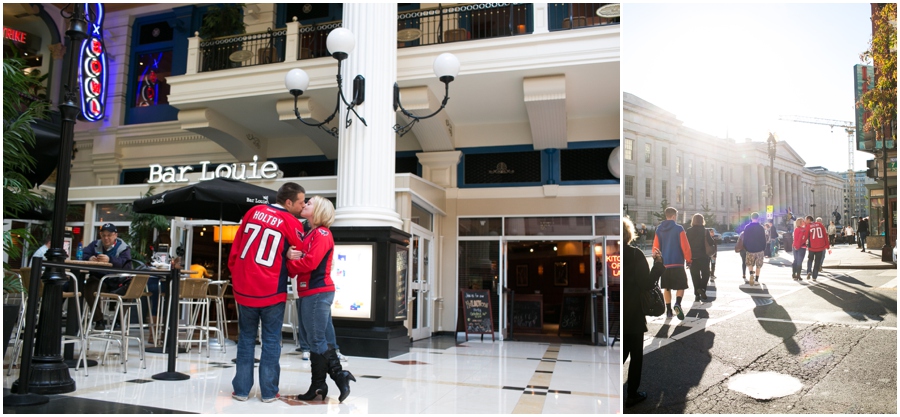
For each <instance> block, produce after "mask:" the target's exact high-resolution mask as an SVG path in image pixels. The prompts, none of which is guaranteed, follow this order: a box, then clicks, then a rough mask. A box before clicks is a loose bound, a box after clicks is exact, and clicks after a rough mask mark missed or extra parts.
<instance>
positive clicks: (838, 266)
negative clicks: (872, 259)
mask: <svg viewBox="0 0 900 417" xmlns="http://www.w3.org/2000/svg"><path fill="white" fill-rule="evenodd" d="M822 269H897V265H896V264H893V263H879V264H855V265H854V264H849V265H843V264H835V265H822Z"/></svg>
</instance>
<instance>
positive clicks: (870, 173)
mask: <svg viewBox="0 0 900 417" xmlns="http://www.w3.org/2000/svg"><path fill="white" fill-rule="evenodd" d="M866 168H867V169H866V176H867V177H869V178H874V179H878V168H877V167H876V162H875V160H874V159H870V160H868V161H866Z"/></svg>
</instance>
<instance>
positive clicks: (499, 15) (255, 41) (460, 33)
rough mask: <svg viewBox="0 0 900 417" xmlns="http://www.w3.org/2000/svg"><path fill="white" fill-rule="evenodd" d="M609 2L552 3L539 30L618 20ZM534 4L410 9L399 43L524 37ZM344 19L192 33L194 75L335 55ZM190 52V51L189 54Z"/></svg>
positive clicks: (400, 20)
mask: <svg viewBox="0 0 900 417" xmlns="http://www.w3.org/2000/svg"><path fill="white" fill-rule="evenodd" d="M606 4H609V3H549V4H548V5H547V12H548V13H547V16H548V19H547V22H540V23H541V24H540V25H539V26H540V27H539V28H537V29H538V31H539V32H546V31H558V30H571V29H578V28H584V27H591V26H606V25H618V24H619V18H618V17H615V18H606V17H600V16H599V15H598V13H597V10H598V9H599V8H600V7H601V6H604V5H606ZM533 7H534V5H533V3H480V4H468V5H460V6H451V7H435V8H428V9H419V10H412V11H404V12H402V13H399V14H398V15H397V47H398V48H407V47H415V46H426V45H435V44H442V43H450V42H461V41H469V40H476V39H490V38H499V37H508V36H520V35H525V34H530V33H534V32H535V22H534V17H533V14H534V11H533ZM342 23H343V22H342V21H340V20H335V21H331V22H324V23H317V24H313V25H307V26H301V25H300V23H299V22H297V21H293V22H289V23H288V24H287V28H284V29H278V30H275V31H272V30H269V31H267V32H262V33H254V34H246V35H236V36H229V37H224V38H216V39H210V40H208V41H201V40H200V38H197V37H194V38H190V44H189V49H195V48H196V49H198V50H199V54H198V55H199V60H198V61H197V62H188V69H187V73H188V74H195V73H197V72H209V71H217V70H222V69H229V68H238V67H247V66H252V65H262V64H268V63H274V62H285V61H296V60H303V59H312V58H319V57H325V56H330V54H329V53H328V49H327V48H326V46H325V40H326V38H328V34H329V33H331V31H332V30H334V29H335V28H339V27H341V25H342ZM189 56H190V54H189Z"/></svg>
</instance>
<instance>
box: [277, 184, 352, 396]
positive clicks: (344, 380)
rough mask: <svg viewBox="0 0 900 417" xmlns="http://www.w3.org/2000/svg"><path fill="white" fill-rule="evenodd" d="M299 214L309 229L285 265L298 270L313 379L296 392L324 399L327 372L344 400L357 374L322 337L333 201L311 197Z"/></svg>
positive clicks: (330, 294) (327, 309)
mask: <svg viewBox="0 0 900 417" xmlns="http://www.w3.org/2000/svg"><path fill="white" fill-rule="evenodd" d="M300 217H303V218H304V219H306V221H307V223H308V224H309V226H310V231H309V232H307V233H306V236H305V237H304V238H303V245H302V246H299V247H298V248H297V249H298V250H299V251H300V252H302V253H303V254H302V255H301V258H300V259H299V260H296V261H294V260H291V261H288V269H289V270H290V272H291V275H294V274H295V273H296V274H297V297H298V298H299V299H300V317H301V320H303V330H304V331H305V332H306V341H307V343H309V347H310V355H309V360H310V362H311V363H310V367H311V368H312V369H311V371H312V381H311V383H310V385H309V390H307V391H306V394H300V395H298V396H297V399H299V400H302V401H309V400H312V399H315V398H316V397H317V396H319V395H321V396H322V400H325V396H326V395H328V385H327V384H326V383H325V375H326V374H328V375H330V376H331V379H332V380H333V381H334V383H335V384H336V385H337V387H338V389H339V390H340V395H339V396H338V400H339V401H340V402H344V399H346V398H347V396H348V395H350V381H356V378H355V377H354V376H353V374H351V373H350V372H349V371H345V370H343V368H342V367H341V360H340V358H338V356H337V352H336V351H335V350H334V348H333V347H330V346H328V343H327V342H326V341H325V331H326V327H327V325H328V322H329V321H331V304H332V303H333V302H334V282H332V281H331V262H332V259H333V253H334V237H333V236H332V235H331V230H329V229H328V228H329V227H330V226H331V224H332V223H334V205H332V204H331V201H329V200H328V199H327V198H324V197H321V196H315V197H312V198H310V199H309V202H307V203H306V207H304V208H303V211H301V212H300Z"/></svg>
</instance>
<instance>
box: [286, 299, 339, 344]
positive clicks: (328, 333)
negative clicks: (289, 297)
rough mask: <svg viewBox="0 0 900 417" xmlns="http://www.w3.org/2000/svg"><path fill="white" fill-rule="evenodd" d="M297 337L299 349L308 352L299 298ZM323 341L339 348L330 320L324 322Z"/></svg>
mask: <svg viewBox="0 0 900 417" xmlns="http://www.w3.org/2000/svg"><path fill="white" fill-rule="evenodd" d="M296 303H297V338H298V339H300V350H303V351H306V352H309V342H307V341H306V330H305V328H304V327H303V315H302V314H300V299H299V298H298V299H297V301H296ZM325 343H328V346H329V347H331V348H332V349H334V350H338V349H340V347H339V346H338V344H337V337H335V335H334V323H333V322H332V320H330V319H329V320H328V323H325Z"/></svg>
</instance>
